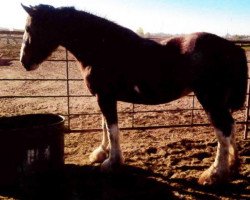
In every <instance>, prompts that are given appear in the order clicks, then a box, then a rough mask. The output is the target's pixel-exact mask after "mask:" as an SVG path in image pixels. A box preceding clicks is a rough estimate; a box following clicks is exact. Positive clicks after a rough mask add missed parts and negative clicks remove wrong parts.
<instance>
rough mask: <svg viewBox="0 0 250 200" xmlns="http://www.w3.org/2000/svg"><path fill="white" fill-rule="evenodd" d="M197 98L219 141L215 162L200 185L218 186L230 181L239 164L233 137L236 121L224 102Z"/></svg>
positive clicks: (204, 173)
mask: <svg viewBox="0 0 250 200" xmlns="http://www.w3.org/2000/svg"><path fill="white" fill-rule="evenodd" d="M197 97H198V99H199V100H200V102H201V104H202V105H203V107H204V109H205V110H206V112H207V114H208V116H209V119H210V121H211V122H212V124H213V126H214V128H215V132H216V136H217V139H218V146H217V153H216V157H215V161H214V163H213V164H212V165H211V166H210V167H209V168H208V169H207V170H206V171H204V172H203V173H202V175H201V176H200V178H199V183H200V184H202V185H213V184H218V183H221V182H225V181H227V180H228V178H229V176H230V175H231V170H232V168H233V167H234V166H235V163H236V162H237V151H236V146H235V142H234V135H233V134H234V133H233V131H234V119H233V118H232V115H231V113H230V111H229V109H227V108H225V106H224V105H222V104H221V102H222V101H219V102H220V104H217V103H216V101H214V100H213V99H210V100H211V101H207V100H208V99H207V98H206V100H205V101H203V100H204V99H202V98H200V96H199V95H197ZM213 98H214V97H213ZM219 105H220V106H219Z"/></svg>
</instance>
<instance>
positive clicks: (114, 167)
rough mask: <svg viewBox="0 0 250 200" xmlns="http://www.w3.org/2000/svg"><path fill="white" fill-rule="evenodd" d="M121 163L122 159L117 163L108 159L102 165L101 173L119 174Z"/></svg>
mask: <svg viewBox="0 0 250 200" xmlns="http://www.w3.org/2000/svg"><path fill="white" fill-rule="evenodd" d="M123 163H124V160H123V158H121V159H120V160H119V161H112V160H111V159H110V158H108V159H106V160H105V161H104V162H103V163H102V165H101V171H102V172H104V173H114V172H119V171H120V169H121V166H122V165H123Z"/></svg>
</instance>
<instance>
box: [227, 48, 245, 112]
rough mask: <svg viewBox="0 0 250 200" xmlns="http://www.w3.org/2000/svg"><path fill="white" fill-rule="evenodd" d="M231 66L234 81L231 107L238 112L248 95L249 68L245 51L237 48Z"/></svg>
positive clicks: (230, 100) (230, 99) (232, 83)
mask: <svg viewBox="0 0 250 200" xmlns="http://www.w3.org/2000/svg"><path fill="white" fill-rule="evenodd" d="M230 65H231V67H232V71H231V73H232V74H231V75H232V77H233V79H232V80H233V81H232V82H231V84H230V85H231V92H230V96H229V107H230V108H231V110H232V111H236V110H239V109H240V108H242V107H243V106H244V103H245V99H246V93H247V84H248V66H247V57H246V54H245V51H244V49H242V48H240V47H238V46H236V51H235V52H234V55H233V60H231V63H230Z"/></svg>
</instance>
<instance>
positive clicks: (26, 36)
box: [20, 31, 28, 61]
mask: <svg viewBox="0 0 250 200" xmlns="http://www.w3.org/2000/svg"><path fill="white" fill-rule="evenodd" d="M27 40H28V33H27V31H25V32H24V34H23V42H22V46H21V51H20V61H22V58H23V56H24V48H25V45H26V41H27Z"/></svg>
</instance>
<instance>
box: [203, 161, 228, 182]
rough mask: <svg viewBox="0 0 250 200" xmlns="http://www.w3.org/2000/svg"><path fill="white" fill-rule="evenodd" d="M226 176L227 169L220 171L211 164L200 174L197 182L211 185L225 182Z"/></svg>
mask: <svg viewBox="0 0 250 200" xmlns="http://www.w3.org/2000/svg"><path fill="white" fill-rule="evenodd" d="M228 178H229V172H228V171H220V170H218V169H217V168H215V167H214V166H211V167H210V168H208V169H207V170H206V171H204V172H203V173H202V174H201V176H200V178H199V180H198V183H199V184H200V185H207V186H212V185H217V184H221V183H225V182H226V181H227V180H228Z"/></svg>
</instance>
